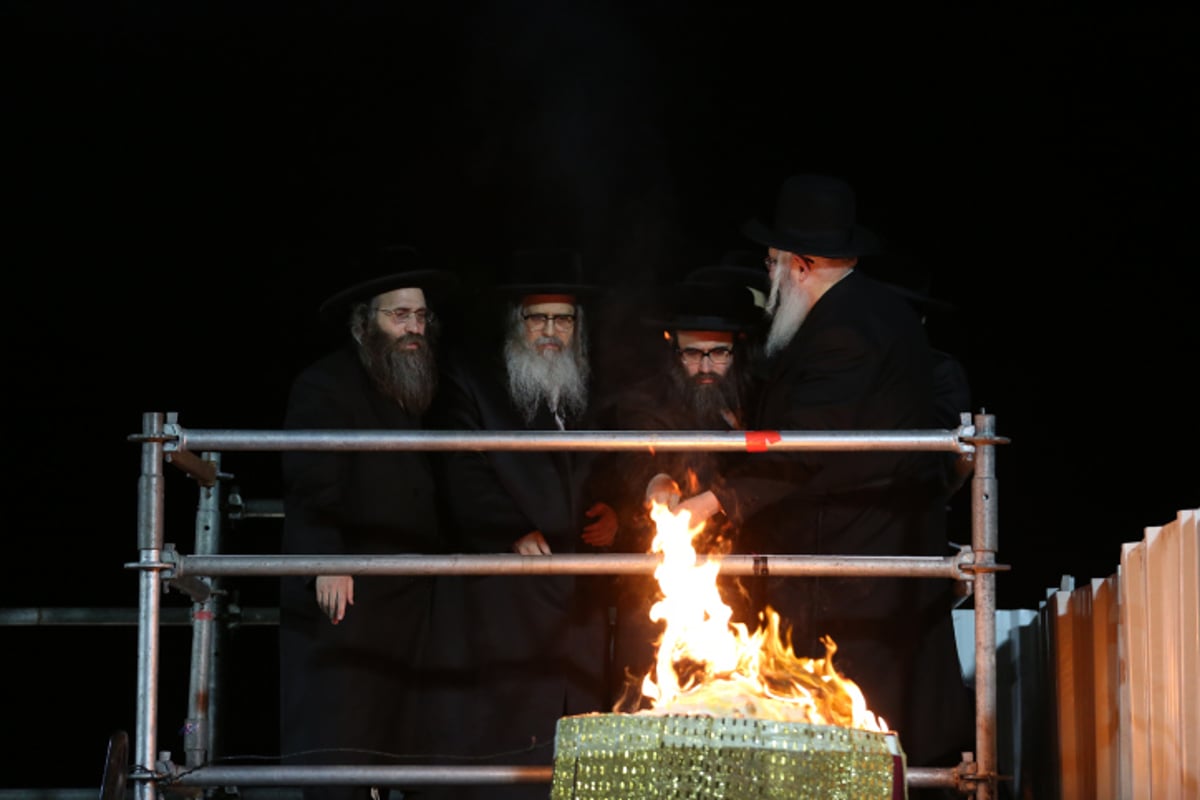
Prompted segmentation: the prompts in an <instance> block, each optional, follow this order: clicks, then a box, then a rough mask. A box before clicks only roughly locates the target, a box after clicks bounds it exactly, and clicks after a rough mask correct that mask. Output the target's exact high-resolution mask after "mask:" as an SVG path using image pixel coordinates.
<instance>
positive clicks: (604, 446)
mask: <svg viewBox="0 0 1200 800" xmlns="http://www.w3.org/2000/svg"><path fill="white" fill-rule="evenodd" d="M973 434H974V429H973V428H952V429H944V430H936V429H930V430H902V431H712V432H697V431H691V432H685V431H428V430H426V431H396V430H360V431H355V430H290V431H273V430H230V429H195V430H190V429H187V428H184V427H182V426H179V425H166V426H164V436H163V437H162V439H163V442H164V450H165V451H166V452H168V453H171V452H176V451H180V450H192V451H201V450H222V451H229V450H270V451H277V450H569V451H570V450H573V451H580V450H656V451H657V450H663V451H666V450H670V451H689V450H695V451H734V452H760V451H761V452H767V451H771V452H773V451H793V450H832V451H869V450H900V451H915V450H924V451H950V452H958V453H970V452H974V449H975V445H974V444H971V443H968V442H966V441H965V440H964V438H963V437H964V436H968V435H973ZM129 439H130V441H145V439H146V437H144V436H142V435H139V434H135V435H132V436H130V437H129Z"/></svg>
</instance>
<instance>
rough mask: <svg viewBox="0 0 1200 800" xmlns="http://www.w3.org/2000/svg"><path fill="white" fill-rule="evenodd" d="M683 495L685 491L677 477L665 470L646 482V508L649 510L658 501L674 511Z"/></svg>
mask: <svg viewBox="0 0 1200 800" xmlns="http://www.w3.org/2000/svg"><path fill="white" fill-rule="evenodd" d="M682 496H683V493H682V492H681V491H680V490H679V484H678V483H676V482H675V479H674V478H672V477H671V476H670V475H668V474H666V473H665V472H660V473H658V474H657V475H655V476H654V477H653V478H651V479H650V482H649V483H647V484H646V501H645V502H646V509H647V510H649V509H650V508H651V507H653V505H654V504H655V503H658V504H659V505H660V506H666V507H667V509H668V510H669V511H674V510H675V506H676V505H677V504H678V503H679V499H680V498H681V497H682Z"/></svg>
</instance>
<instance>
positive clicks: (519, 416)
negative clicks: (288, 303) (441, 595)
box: [438, 249, 616, 798]
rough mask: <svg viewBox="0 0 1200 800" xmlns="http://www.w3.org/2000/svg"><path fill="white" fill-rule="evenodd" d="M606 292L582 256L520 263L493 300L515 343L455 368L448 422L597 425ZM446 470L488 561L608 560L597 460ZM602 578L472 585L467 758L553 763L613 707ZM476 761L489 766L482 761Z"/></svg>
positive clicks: (516, 427) (465, 461)
mask: <svg viewBox="0 0 1200 800" xmlns="http://www.w3.org/2000/svg"><path fill="white" fill-rule="evenodd" d="M597 291H598V287H597V286H595V285H593V284H590V283H588V282H587V281H586V280H585V278H584V275H583V265H582V258H581V257H580V255H579V254H578V253H576V252H575V251H572V250H562V249H557V250H546V249H538V250H522V251H519V252H517V253H515V254H514V256H513V258H512V260H511V262H510V263H509V265H508V269H507V271H506V273H505V275H504V278H503V280H502V282H500V283H499V284H498V285H496V286H495V287H494V297H495V298H496V300H497V301H498V302H500V303H502V304H503V305H504V311H505V317H504V326H503V330H502V335H501V336H500V337H498V339H497V340H496V341H495V342H493V343H486V342H485V343H483V344H481V345H476V346H475V347H473V348H472V349H471V350H470V351H467V350H464V351H463V352H460V353H458V354H457V357H456V358H455V359H453V360H448V362H447V364H446V369H445V374H444V376H443V382H442V385H443V394H442V395H441V397H440V398H439V405H438V407H439V412H440V413H439V425H440V426H441V427H443V428H447V429H452V430H466V431H505V432H527V431H529V432H532V431H536V432H539V433H561V432H563V431H568V430H581V429H590V428H592V427H594V422H593V418H592V408H591V396H590V387H589V383H588V379H589V369H588V358H587V357H588V351H587V337H586V334H587V327H586V320H585V316H584V314H585V305H586V303H587V302H588V300H589V299H590V298H591V297H593V296H594V295H595V294H596V292H597ZM438 462H439V464H440V466H441V469H442V475H443V477H444V479H445V485H446V486H447V487H448V488H449V493H450V494H449V500H450V502H449V511H450V520H451V522H452V528H453V530H454V533H455V535H456V537H457V542H458V545H457V546H458V547H460V548H461V549H463V550H465V551H467V552H477V553H510V554H511V553H518V554H521V555H525V556H541V555H547V554H551V553H579V552H597V551H598V550H599V549H601V548H606V547H608V546H609V545H610V544H611V543H612V540H613V536H614V535H615V533H616V515H615V513H614V512H613V510H612V508H611V507H610V506H609V505H608V504H607V503H605V502H603V498H601V497H598V496H596V495H595V494H594V493H593V492H592V491H591V487H590V485H589V481H590V470H591V462H592V457H591V455H590V454H588V453H584V452H567V451H547V450H538V449H530V450H491V451H486V452H468V451H456V452H448V453H445V454H440V455H439V457H438ZM603 582H604V579H603V577H594V576H574V575H520V576H511V575H488V576H478V577H473V578H472V579H470V580H469V581H466V582H464V597H465V602H466V604H467V607H468V609H469V615H468V618H467V620H466V625H465V627H464V629H463V630H462V631H461V635H462V637H463V640H464V642H465V644H466V651H467V652H468V653H469V660H470V671H471V672H472V673H473V674H475V675H478V676H479V677H478V680H477V681H476V683H475V684H474V685H473V686H472V687H471V688H470V690H469V695H470V698H469V699H470V702H467V703H465V704H464V705H465V710H464V717H463V720H462V724H461V731H462V736H463V741H462V748H461V749H460V751H459V752H461V753H463V754H464V755H468V756H471V757H475V758H478V759H486V758H488V757H493V758H495V759H497V760H496V761H495V762H494V763H497V764H511V763H521V764H542V765H549V764H550V763H551V760H552V758H553V750H552V748H550V747H540V748H537V747H535V748H531V747H530V743H531V742H532V743H536V744H542V743H545V744H547V745H549V744H550V743H552V742H553V741H554V735H555V730H556V727H557V724H558V720H559V718H560V717H562V716H563V715H564V714H581V713H587V712H593V711H602V710H607V699H608V695H607V686H606V685H605V674H604V670H605V666H606V664H607V644H608V630H607V622H608V613H607V612H608V609H607V604H606V599H607V594H606V593H604V592H601V591H598V590H597V589H596V588H595V587H596V584H598V583H603ZM477 763H486V762H485V761H480V762H477ZM545 795H546V789H545V787H544V786H541V787H539V786H501V787H497V786H489V787H480V788H477V789H476V788H473V787H462V788H461V791H460V792H459V793H458V794H456V796H457V797H463V798H466V797H475V796H479V797H487V798H515V797H530V798H532V797H545Z"/></svg>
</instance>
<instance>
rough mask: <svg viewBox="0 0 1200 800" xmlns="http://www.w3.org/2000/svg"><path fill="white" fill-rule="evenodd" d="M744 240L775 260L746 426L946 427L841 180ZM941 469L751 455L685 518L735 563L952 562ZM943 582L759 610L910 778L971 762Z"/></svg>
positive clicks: (965, 699)
mask: <svg viewBox="0 0 1200 800" xmlns="http://www.w3.org/2000/svg"><path fill="white" fill-rule="evenodd" d="M743 232H744V233H745V234H746V235H747V236H748V237H749V238H750V239H751V240H753V241H755V242H758V243H759V244H760V245H762V246H764V247H765V248H766V266H767V269H768V270H769V274H770V278H771V291H770V295H769V297H768V299H767V311H768V313H769V315H770V326H769V329H768V331H767V333H766V341H765V347H764V350H765V355H766V358H767V362H766V365H767V369H766V372H765V375H764V381H763V384H762V386H761V391H760V394H759V400H758V402H757V403H756V406H755V410H754V412H753V414H752V415H751V421H750V422H751V425H752V426H753V427H754V428H757V429H760V430H766V431H791V430H798V431H821V430H837V431H842V430H855V429H860V430H880V431H886V430H913V429H935V428H939V427H940V426H939V424H938V419H937V417H936V401H935V384H934V366H933V355H932V351H931V348H930V346H929V342H928V341H927V339H926V334H925V331H924V328H923V327H922V324H921V320H920V318H919V317H918V315H917V314H916V313H915V312H914V310H913V309H912V308H911V307H910V306H909V304H908V303H907V301H906V300H905V299H904V298H902V297H901V296H900V295H899V294H898V293H897V292H895V291H894V290H893V289H892V288H891V287H888V286H886V285H884V284H882V283H879V282H877V281H874V280H872V279H871V278H869V277H868V276H866V275H865V274H863V273H862V272H861V271H859V270H858V269H856V267H857V265H858V259H859V257H860V256H866V255H870V254H873V253H875V252H877V251H878V250H879V249H880V247H879V242H878V240H877V239H876V237H875V235H874V234H873V233H872V232H870V231H869V230H867V229H866V228H864V227H863V226H862V225H860V224H859V223H858V222H857V220H856V215H855V196H854V192H853V190H852V188H851V187H850V186H849V184H848V183H846V182H845V181H843V180H841V179H839V178H835V177H831V176H824V175H795V176H792V177H790V178H788V179H787V180H786V181H785V182H784V183H783V185H782V186H781V188H780V191H779V195H778V200H777V203H776V208H775V219H774V223H773V224H771V225H768V224H766V223H763V222H760V221H758V220H752V221H751V222H749V223H747V224H746V225H745V226H744V227H743ZM944 491H945V490H944V476H943V464H942V458H941V455H940V454H938V453H921V452H907V451H905V452H891V451H869V452H824V451H799V452H775V453H772V452H766V453H746V454H743V455H742V456H741V457H740V458H739V460H738V463H737V464H735V465H734V466H732V467H731V468H729V469H727V470H725V472H724V473H723V474H722V475H721V476H720V479H719V480H716V481H713V482H712V483H711V484H710V485H709V486H708V487H707V490H705V491H701V492H700V493H697V494H692V495H691V496H689V497H687V499H685V500H683V501H682V502H681V503H679V505H678V506H677V510H687V511H689V512H691V514H692V519H693V522H695V521H696V520H699V519H707V518H708V517H709V516H711V515H713V514H716V513H724V514H725V515H726V516H727V517H728V518H729V519H730V520H731V521H732V522H733V523H734V524H735V526H736V527H737V529H738V537H737V547H736V551H737V552H741V553H766V554H770V553H784V554H790V553H796V554H814V555H824V556H833V555H855V556H884V555H888V556H945V555H947V554H949V553H950V552H951V550H950V546H949V542H948V540H947V532H946V529H945V516H944V515H945V507H944ZM952 603H953V586H952V584H951V583H950V582H948V581H938V580H929V579H917V578H909V577H898V578H837V577H820V578H777V577H771V578H769V579H768V580H767V581H766V582H765V595H764V596H763V597H762V598H761V600H760V607H763V606H769V607H771V608H773V609H774V610H775V611H777V612H778V613H779V614H780V616H781V618H782V622H783V623H784V625H786V626H788V627H790V628H791V631H792V641H793V643H794V645H795V649H796V653H797V654H798V655H805V656H813V657H822V656H823V655H824V647H823V645H821V644H820V637H822V636H826V635H828V636H830V637H831V638H832V639H833V640H834V642H835V643H836V645H837V648H838V649H837V664H836V666H837V667H838V669H839V670H840V671H842V672H843V673H844V674H845V675H847V677H849V678H850V679H851V680H853V681H855V682H856V683H857V684H858V685H859V687H860V688H861V689H862V690H863V693H864V695H865V697H866V699H867V702H868V704H869V706H870V708H871V710H872V711H873V712H874V713H876V714H878V715H880V716H882V717H883V718H884V719H886V720H887V722H888V723H889V724H890V725H891V726H892V727H893V728H894V729H895V730H897V731H898V732H899V739H900V744H901V746H902V747H903V748H904V750H905V752H906V754H907V755H908V761H909V763H910V764H911V765H913V766H950V765H954V764H957V763H958V760H959V757H960V752H961V751H962V750H963V749H969V748H970V742H971V737H970V733H971V730H972V727H973V724H972V723H973V720H972V718H971V712H970V704H971V697H970V694H969V693H968V691H967V689H966V686H965V683H964V681H963V679H962V673H961V669H960V667H959V664H958V657H957V647H956V644H955V640H954V631H953V623H952V617H951V611H950V610H951V607H952Z"/></svg>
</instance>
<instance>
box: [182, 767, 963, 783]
mask: <svg viewBox="0 0 1200 800" xmlns="http://www.w3.org/2000/svg"><path fill="white" fill-rule="evenodd" d="M553 777H554V768H553V767H549V766H543V767H518V766H387V767H385V766H318V767H308V766H296V767H285V766H244V767H239V766H212V767H200V768H198V769H194V770H191V771H189V772H187V773H185V774H183V775H180V776H179V777H178V778H176V779H172V780H171V781H170V783H171V784H173V785H176V786H379V785H392V786H466V785H472V784H515V783H550V782H551V780H552V779H553ZM905 781H906V783H907V784H908V785H909V786H910V787H914V788H916V787H942V788H954V787H955V786H957V774H956V770H955V768H954V767H909V768H908V769H907V771H906V772H905Z"/></svg>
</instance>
